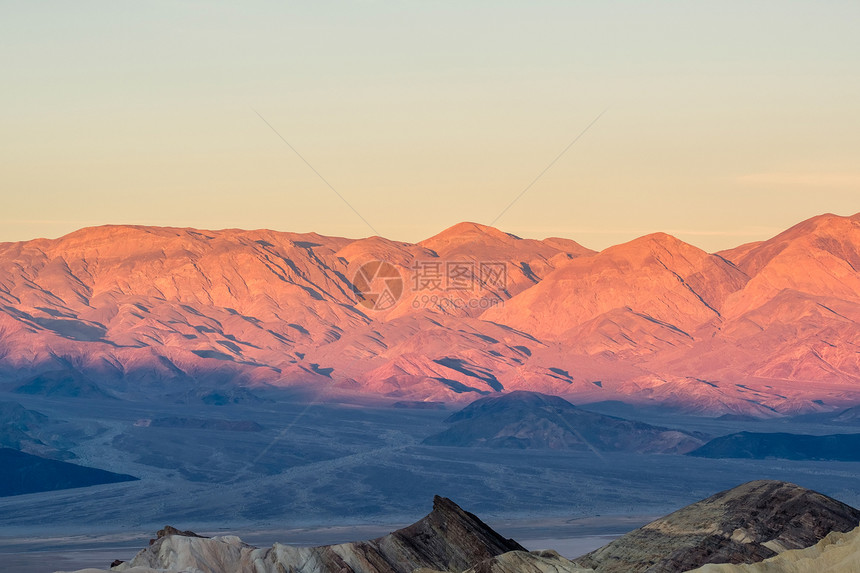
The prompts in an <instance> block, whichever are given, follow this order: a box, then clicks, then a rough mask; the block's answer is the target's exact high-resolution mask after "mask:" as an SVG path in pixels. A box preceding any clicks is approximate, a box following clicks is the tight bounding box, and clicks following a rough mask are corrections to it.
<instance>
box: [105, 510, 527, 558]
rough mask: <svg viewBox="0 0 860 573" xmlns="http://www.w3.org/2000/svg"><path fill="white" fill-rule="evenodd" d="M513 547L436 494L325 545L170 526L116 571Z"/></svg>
mask: <svg viewBox="0 0 860 573" xmlns="http://www.w3.org/2000/svg"><path fill="white" fill-rule="evenodd" d="M510 551H525V550H524V549H523V547H522V546H520V545H519V544H518V543H517V542H516V541H513V540H511V539H505V538H503V537H502V536H501V535H499V534H498V533H496V532H495V531H493V530H492V529H491V528H490V527H489V526H487V525H486V524H485V523H484V522H483V521H481V520H480V519H478V518H477V517H476V516H475V515H473V514H471V513H469V512H467V511H464V510H463V509H461V508H460V507H459V506H458V505H457V504H455V503H454V502H452V501H451V500H449V499H447V498H443V497H438V496H437V497H436V498H435V499H434V500H433V511H432V512H430V514H428V515H427V516H426V517H424V518H423V519H421V520H420V521H418V522H416V523H414V524H412V525H410V526H409V527H405V528H403V529H399V530H397V531H395V532H393V533H390V534H388V535H385V536H383V537H380V538H378V539H373V540H370V541H359V542H355V543H342V544H339V545H326V546H321V547H295V546H291V545H283V544H280V543H276V544H275V545H274V546H273V547H271V548H268V549H259V548H256V547H253V546H250V545H247V544H245V543H243V542H242V541H241V540H240V539H239V538H238V537H235V536H222V537H212V538H205V537H199V536H196V535H195V534H193V533H191V532H187V531H186V532H180V531H178V530H176V529H174V528H169V529H168V528H165V529H164V530H162V531H160V532H159V536H158V538H157V539H156V540H154V541H153V542H152V544H151V545H150V546H149V547H148V548H146V549H144V550H143V551H141V552H140V553H138V554H137V555H136V556H135V557H134V558H133V559H132V560H131V561H129V562H127V563H122V564H120V565H118V566H116V567H115V568H113V569H112V570H113V571H125V572H128V573H143V572H149V571H155V570H157V571H167V572H180V571H182V572H184V571H193V572H196V571H198V570H199V571H204V572H212V573H228V572H229V573H286V572H289V573H412V572H413V571H414V570H415V569H418V568H422V567H423V568H427V569H434V570H439V571H456V572H460V571H463V570H465V569H468V568H469V567H470V566H472V565H474V564H475V563H480V562H482V561H485V560H487V559H490V558H492V557H495V556H498V555H501V554H503V553H506V552H510Z"/></svg>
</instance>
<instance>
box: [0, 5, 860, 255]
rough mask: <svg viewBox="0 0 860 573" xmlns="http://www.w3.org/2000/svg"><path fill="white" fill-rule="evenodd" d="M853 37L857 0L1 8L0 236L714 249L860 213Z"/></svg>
mask: <svg viewBox="0 0 860 573" xmlns="http://www.w3.org/2000/svg"><path fill="white" fill-rule="evenodd" d="M858 28H860V2H856V0H850V1H838V0H834V1H828V2H794V1H788V0H780V1H759V2H748V1H744V2H737V1H733V0H729V1H720V2H682V1H673V2H668V1H661V0H658V1H654V2H647V3H645V2H612V1H600V2H597V1H595V2H577V1H569V0H568V1H563V2H562V1H559V2H542V1H536V2H524V1H523V2H511V1H508V0H494V1H487V2H468V1H457V2H453V1H452V2H448V1H434V2H416V1H406V0H403V1H391V2H383V1H377V0H361V1H352V2H332V1H327V0H321V1H319V2H302V3H299V2H275V1H271V2H268V1H266V2H262V1H257V2H250V1H249V2H243V3H237V2H222V1H206V2H203V1H176V0H173V1H170V2H167V1H159V0H153V1H148V2H125V1H118V0H112V1H104V2H90V1H85V0H84V1H81V2H74V3H72V2H27V1H16V0H3V1H2V2H0V70H2V80H0V205H2V207H1V208H0V241H17V240H26V239H31V238H35V237H49V238H50V237H58V236H61V235H63V234H65V233H68V232H71V231H73V230H75V229H78V228H81V227H85V226H92V225H101V224H145V225H167V226H180V227H197V228H208V229H218V228H228V227H240V228H270V229H276V230H283V231H298V232H309V231H316V232H319V233H322V234H326V235H338V236H347V237H363V236H370V235H375V234H379V235H383V236H386V237H388V238H392V239H398V240H404V241H410V242H414V241H418V240H421V239H423V238H426V237H429V236H431V235H433V234H435V233H437V232H439V231H441V230H442V229H444V228H447V227H449V226H451V225H453V224H455V223H457V222H460V221H474V222H478V223H483V224H492V225H493V226H496V227H498V228H501V229H503V230H505V231H508V232H511V233H514V234H517V235H519V236H523V237H533V238H543V237H549V236H560V237H567V238H571V239H574V240H576V241H578V242H580V243H582V244H584V245H586V246H588V247H591V248H595V249H601V248H604V247H606V246H609V245H612V244H617V243H621V242H624V241H627V240H630V239H633V238H635V237H637V236H641V235H643V234H646V233H650V232H655V231H663V232H668V233H671V234H673V235H675V236H677V237H679V238H681V239H683V240H685V241H688V242H690V243H693V244H694V245H697V246H699V247H701V248H704V249H706V250H709V251H716V250H719V249H723V248H729V247H732V246H735V245H738V244H741V243H744V242H748V241H753V240H760V239H765V238H767V237H770V236H772V235H774V234H776V233H778V232H779V231H782V230H784V229H785V228H787V227H789V226H790V225H792V224H794V223H797V222H799V221H801V220H803V219H806V218H809V217H811V216H814V215H817V214H821V213H825V212H831V213H836V214H840V215H851V214H854V213H856V212H858V211H860V103H858V102H860V73H858V70H860V36H858V34H857V29H858ZM571 144H572V145H571ZM547 167H549V168H548V169H547ZM517 197H519V198H518V199H517ZM512 202H513V205H511V203H512ZM509 205H510V207H509V208H507V210H505V209H506V207H508V206H509Z"/></svg>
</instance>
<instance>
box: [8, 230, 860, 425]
mask: <svg viewBox="0 0 860 573" xmlns="http://www.w3.org/2000/svg"><path fill="white" fill-rule="evenodd" d="M377 261H382V262H383V264H380V263H379V262H377ZM368 263H369V264H368ZM858 270H860V215H855V216H853V217H839V216H835V215H822V216H820V217H815V218H813V219H810V220H808V221H805V222H803V223H800V224H799V225H796V226H795V227H792V228H791V229H789V230H787V231H785V232H784V233H782V234H780V235H778V236H776V237H774V238H772V239H770V240H767V241H763V242H760V243H755V244H750V245H743V246H741V247H738V248H736V249H733V250H729V251H724V252H721V253H716V254H708V253H705V252H703V251H701V250H700V249H697V248H696V247H694V246H692V245H689V244H686V243H684V242H682V241H679V240H678V239H676V238H674V237H671V236H669V235H665V234H661V233H658V234H653V235H648V236H645V237H641V238H639V239H636V240H634V241H631V242H629V243H625V244H622V245H616V246H614V247H610V248H608V249H605V250H604V251H602V252H600V253H595V252H594V251H590V250H589V249H586V248H584V247H582V246H581V245H579V244H577V243H575V242H573V241H570V240H566V239H546V240H542V241H538V240H531V239H521V238H518V237H515V236H513V235H510V234H508V233H504V232H502V231H499V230H497V229H494V228H491V227H485V226H481V225H477V224H474V223H460V224H458V225H455V226H454V227H451V228H450V229H447V230H446V231H443V232H442V233H440V234H438V235H436V236H434V237H431V238H429V239H426V240H424V241H421V242H420V243H418V244H409V243H402V242H396V241H390V240H387V239H384V238H381V237H371V238H366V239H359V240H351V239H344V238H337V237H325V236H321V235H317V234H296V233H280V232H274V231H242V230H222V231H198V230H193V229H175V228H154V227H131V226H107V227H98V228H90V229H82V230H80V231H77V232H75V233H72V234H70V235H67V236H65V237H62V238H60V239H56V240H46V239H37V240H33V241H27V242H21V243H3V244H0V376H2V379H3V380H5V381H6V382H5V384H6V385H7V386H9V387H15V385H17V384H24V383H26V381H27V380H29V379H31V378H33V377H34V376H37V375H39V374H41V373H44V372H53V371H67V370H72V371H75V372H77V373H79V374H80V375H82V376H83V377H84V378H85V379H87V380H89V381H93V382H94V383H96V384H97V385H98V386H100V387H101V388H103V389H105V390H106V391H108V392H113V393H117V392H119V393H121V392H124V391H130V390H134V389H136V388H140V387H142V386H153V385H154V386H161V387H164V388H167V389H169V388H171V387H174V386H176V387H179V386H182V385H188V384H199V383H204V382H205V383H212V382H218V383H229V384H236V385H246V384H250V385H254V384H271V385H295V384H306V385H311V386H316V387H319V388H323V387H324V388H325V389H326V391H327V392H362V393H369V394H374V395H385V396H392V397H394V396H396V397H409V398H413V399H425V398H429V399H445V400H447V399H457V398H472V397H476V396H478V395H480V394H492V393H496V392H503V391H509V390H516V389H528V390H538V391H541V392H545V393H555V394H564V395H569V396H571V397H573V399H574V400H576V401H580V402H581V401H589V400H601V399H624V400H628V401H658V402H662V403H667V404H670V405H673V406H679V407H682V408H686V409H691V410H701V411H706V412H709V413H726V412H736V413H752V414H759V415H773V414H775V413H778V412H793V411H807V410H814V409H819V408H834V407H837V406H842V405H844V404H849V403H860V327H858V321H860V274H858Z"/></svg>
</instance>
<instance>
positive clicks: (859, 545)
mask: <svg viewBox="0 0 860 573" xmlns="http://www.w3.org/2000/svg"><path fill="white" fill-rule="evenodd" d="M858 571H860V528H857V529H854V530H853V531H850V532H848V533H841V532H838V531H834V532H833V533H831V534H829V535H828V536H827V537H825V538H824V539H822V540H821V541H819V542H818V543H816V544H815V545H813V546H812V547H807V548H806V549H794V550H791V551H785V552H783V553H780V554H779V555H777V556H776V557H771V558H770V559H766V560H765V561H762V562H760V563H750V564H744V565H729V564H722V565H704V566H702V567H700V568H699V569H695V570H694V571H692V572H691V573H776V572H781V573H857V572H858Z"/></svg>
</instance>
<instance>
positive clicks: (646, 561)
mask: <svg viewBox="0 0 860 573" xmlns="http://www.w3.org/2000/svg"><path fill="white" fill-rule="evenodd" d="M858 523H860V510H856V509H854V508H851V507H849V506H847V505H845V504H843V503H841V502H838V501H836V500H834V499H832V498H829V497H827V496H824V495H821V494H819V493H816V492H813V491H810V490H807V489H804V488H801V487H799V486H796V485H794V484H789V483H784V482H777V481H756V482H750V483H747V484H743V485H741V486H738V487H736V488H734V489H731V490H728V491H725V492H721V493H718V494H716V495H714V496H712V497H710V498H708V499H706V500H703V501H701V502H698V503H695V504H693V505H690V506H687V507H685V508H683V509H681V510H679V511H677V512H675V513H673V514H670V515H668V516H666V517H664V518H661V519H658V520H656V521H654V522H652V523H650V524H648V525H646V526H644V527H642V528H640V529H638V530H635V531H633V532H631V533H629V534H627V535H625V536H623V537H621V538H619V539H617V540H615V541H613V542H612V543H610V544H609V545H607V546H605V547H603V548H601V549H598V550H597V551H594V552H592V553H589V554H588V555H585V556H583V557H581V558H579V559H574V560H569V559H566V558H564V557H562V556H560V555H558V554H557V553H555V552H553V551H533V552H529V551H526V550H525V549H524V548H523V547H521V546H520V545H519V544H518V543H517V542H516V541H514V540H511V539H505V538H504V537H503V536H501V535H499V534H498V533H496V532H495V531H493V530H492V529H491V528H490V527H488V526H487V525H486V524H484V523H483V522H482V521H481V520H480V519H478V518H477V517H476V516H474V515H472V514H471V513H468V512H466V511H464V510H462V509H461V508H460V507H458V506H457V505H456V504H455V503H454V502H452V501H451V500H449V499H445V498H440V497H436V498H435V500H434V503H433V511H432V512H431V513H430V514H429V515H427V516H426V517H425V518H423V519H422V520H420V521H418V522H416V523H415V524H413V525H411V526H409V527H406V528H404V529H400V530H398V531H395V532H393V533H391V534H389V535H386V536H384V537H380V538H378V539H374V540H371V541H363V542H355V543H344V544H340V545H329V546H322V547H295V546H290V545H283V544H280V543H276V544H275V545H274V546H272V547H271V548H267V549H260V548H256V547H252V546H250V545H247V544H245V543H243V542H242V541H241V540H240V539H239V538H237V537H234V536H221V537H213V538H205V537H199V536H197V535H195V534H194V533H191V532H180V531H178V530H176V529H173V528H165V529H164V530H162V531H160V532H159V535H158V538H157V539H154V540H152V541H151V543H150V546H149V547H147V548H146V549H144V550H142V551H140V552H139V553H138V554H137V555H136V556H135V557H134V558H133V559H132V560H131V561H130V562H127V563H118V564H115V565H114V566H113V567H112V568H111V569H110V571H124V572H126V573H181V572H188V573H198V572H204V573H288V572H289V573H413V572H414V573H434V572H446V573H452V572H456V573H462V572H467V573H550V572H553V573H585V572H588V571H592V572H607V573H608V572H615V571H628V572H636V571H643V572H652V573H657V572H662V573H674V572H678V573H680V572H683V571H688V570H692V569H696V568H697V567H703V569H701V571H704V572H707V571H719V572H725V573H734V572H736V571H737V572H741V571H749V572H750V573H752V572H754V571H782V570H783V569H779V568H774V567H778V565H777V566H773V565H768V564H767V563H770V562H774V563H777V564H778V563H791V567H792V568H787V569H785V570H787V571H794V572H797V573H807V572H808V573H813V572H816V573H818V572H820V571H831V572H833V573H847V572H849V571H856V570H857V569H856V564H857V563H860V528H857V526H858ZM855 528H856V529H855ZM852 530H853V531H852ZM844 532H850V533H847V534H845V533H844ZM816 544H818V545H816ZM812 546H814V547H812ZM807 547H809V549H804V548H807ZM765 559H769V560H771V561H768V562H766V563H764V564H760V567H759V562H761V561H763V560H765ZM713 563H727V564H730V565H725V566H724V565H717V566H712V565H708V564H713ZM738 564H753V565H751V566H750V567H748V568H745V567H746V566H743V565H738ZM825 564H826V567H829V568H826V567H825ZM851 567H854V568H853V569H852V568H851ZM106 571H108V570H96V569H86V570H83V571H81V572H79V573H104V572H106Z"/></svg>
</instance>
